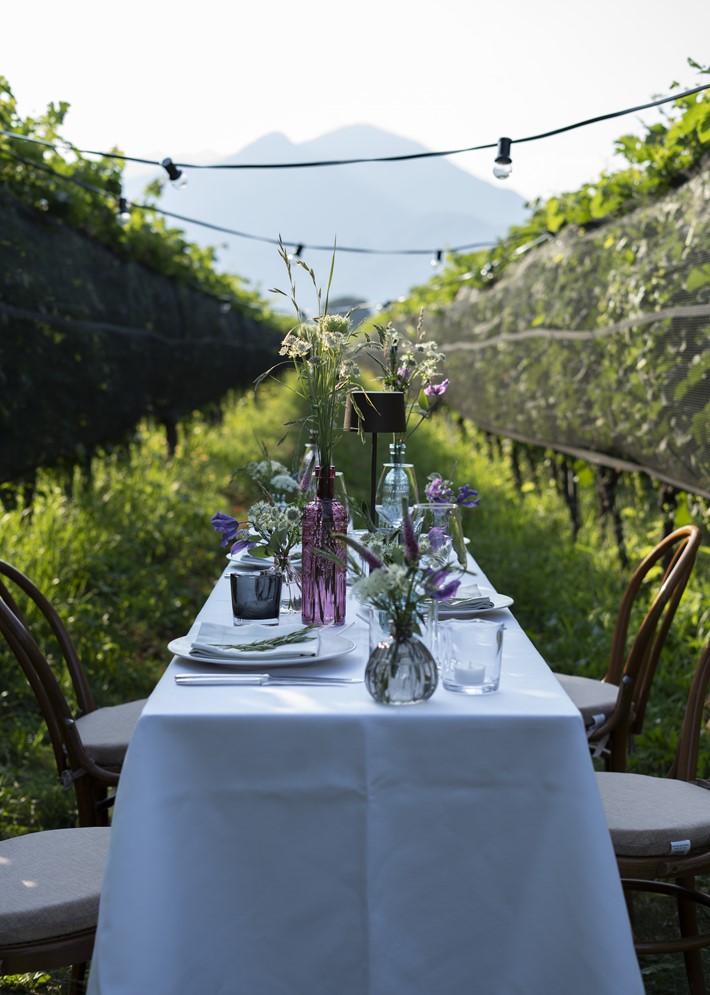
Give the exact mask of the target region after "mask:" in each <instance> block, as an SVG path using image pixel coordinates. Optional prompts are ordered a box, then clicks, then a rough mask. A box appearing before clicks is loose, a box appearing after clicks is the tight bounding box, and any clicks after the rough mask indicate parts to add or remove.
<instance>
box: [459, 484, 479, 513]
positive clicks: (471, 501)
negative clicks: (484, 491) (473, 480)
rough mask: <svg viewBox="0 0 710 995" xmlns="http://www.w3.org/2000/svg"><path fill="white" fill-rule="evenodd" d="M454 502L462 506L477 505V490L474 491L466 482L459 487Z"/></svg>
mask: <svg viewBox="0 0 710 995" xmlns="http://www.w3.org/2000/svg"><path fill="white" fill-rule="evenodd" d="M456 504H460V505H461V507H462V508H476V507H478V491H474V489H473V488H472V487H469V486H468V484H464V485H463V487H459V493H458V495H457V497H456Z"/></svg>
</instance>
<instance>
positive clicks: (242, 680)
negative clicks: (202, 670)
mask: <svg viewBox="0 0 710 995" xmlns="http://www.w3.org/2000/svg"><path fill="white" fill-rule="evenodd" d="M175 683H176V684H210V685H218V684H251V685H257V686H259V685H260V686H264V685H268V684H281V685H283V684H303V685H308V684H312V685H318V684H325V685H328V684H334V685H347V684H363V683H364V679H363V678H362V677H317V676H312V677H311V676H309V675H308V674H176V675H175Z"/></svg>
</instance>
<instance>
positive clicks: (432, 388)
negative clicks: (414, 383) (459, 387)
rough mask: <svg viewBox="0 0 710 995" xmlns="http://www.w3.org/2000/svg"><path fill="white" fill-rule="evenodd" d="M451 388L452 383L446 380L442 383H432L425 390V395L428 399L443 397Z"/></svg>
mask: <svg viewBox="0 0 710 995" xmlns="http://www.w3.org/2000/svg"><path fill="white" fill-rule="evenodd" d="M450 386H451V381H450V380H449V379H448V377H447V378H446V380H442V381H441V383H430V384H427V386H426V387H425V388H424V393H425V394H426V396H427V397H441V395H442V394H445V393H446V391H447V390H448V389H449V387H450Z"/></svg>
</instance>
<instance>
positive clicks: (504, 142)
mask: <svg viewBox="0 0 710 995" xmlns="http://www.w3.org/2000/svg"><path fill="white" fill-rule="evenodd" d="M511 144H512V139H510V138H499V139H498V154H497V156H496V161H495V163H494V164H493V175H494V176H495V177H496V179H498V180H507V179H508V177H509V176H510V174H511V173H512V172H513V160H512V159H511V158H510V146H511Z"/></svg>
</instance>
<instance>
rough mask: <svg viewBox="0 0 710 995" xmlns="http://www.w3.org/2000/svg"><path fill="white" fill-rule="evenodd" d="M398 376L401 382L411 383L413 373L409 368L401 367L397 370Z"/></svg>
mask: <svg viewBox="0 0 710 995" xmlns="http://www.w3.org/2000/svg"><path fill="white" fill-rule="evenodd" d="M397 376H398V377H399V378H400V380H404V381H405V382H406V383H409V381H410V379H411V376H412V371H411V370H410V369H409V367H408V366H400V368H399V369H398V370H397Z"/></svg>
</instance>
